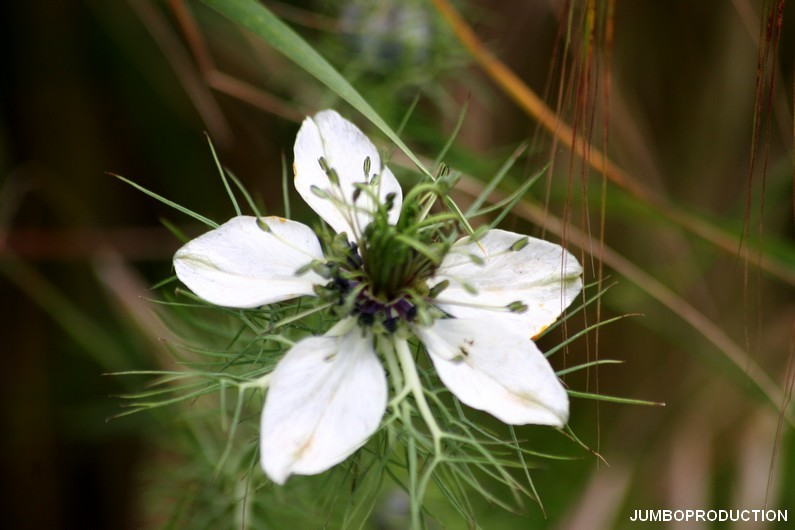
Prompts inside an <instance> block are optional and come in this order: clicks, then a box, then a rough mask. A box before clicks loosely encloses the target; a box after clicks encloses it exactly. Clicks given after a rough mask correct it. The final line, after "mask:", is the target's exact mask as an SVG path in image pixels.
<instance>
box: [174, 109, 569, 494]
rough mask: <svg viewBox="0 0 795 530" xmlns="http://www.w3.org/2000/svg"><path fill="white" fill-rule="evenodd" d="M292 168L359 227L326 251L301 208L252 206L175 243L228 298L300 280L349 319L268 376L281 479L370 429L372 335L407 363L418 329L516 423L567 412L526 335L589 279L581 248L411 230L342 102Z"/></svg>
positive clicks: (196, 274) (391, 182)
mask: <svg viewBox="0 0 795 530" xmlns="http://www.w3.org/2000/svg"><path fill="white" fill-rule="evenodd" d="M294 169H295V186H296V189H297V190H298V192H299V193H300V194H301V196H302V197H303V198H304V199H305V200H306V201H307V203H308V204H309V205H310V206H311V207H312V208H313V209H314V210H315V211H316V212H317V213H318V214H319V215H320V216H321V217H322V218H323V219H324V220H325V221H326V223H328V225H329V226H331V228H333V229H334V230H335V231H336V232H337V233H338V234H341V233H345V234H346V235H347V240H346V239H345V238H344V237H342V236H340V237H338V238H337V239H335V240H334V241H333V242H326V245H325V247H326V248H325V250H326V253H327V255H325V256H324V254H323V249H322V247H321V244H320V242H319V241H318V238H317V236H316V235H315V233H314V232H313V231H312V230H311V229H309V228H308V227H306V226H305V225H303V224H301V223H298V222H295V221H290V220H287V219H281V218H278V217H265V218H261V219H257V218H254V217H247V216H240V217H235V218H233V219H232V220H230V221H228V222H227V223H225V224H223V225H222V226H220V227H218V228H217V229H215V230H212V231H210V232H208V233H206V234H204V235H202V236H200V237H198V238H196V239H194V240H192V241H190V242H189V243H187V244H186V245H185V246H183V247H182V248H181V249H180V250H179V251H178V252H177V253H176V255H175V257H174V268H175V270H176V273H177V276H178V277H179V279H180V280H181V281H182V282H183V283H184V284H185V285H187V286H188V287H189V288H190V289H191V290H192V291H193V292H194V293H196V294H197V295H198V296H200V297H201V298H203V299H205V300H207V301H209V302H211V303H214V304H217V305H221V306H228V307H237V308H254V307H258V306H262V305H265V304H271V303H274V302H279V301H284V300H288V299H291V298H294V297H298V296H322V297H326V298H327V299H329V300H337V301H338V302H339V306H338V308H339V311H341V312H342V313H341V314H340V322H339V323H338V324H337V325H335V326H334V327H332V328H331V329H330V330H329V331H328V332H327V333H326V334H325V335H323V336H320V337H310V338H306V339H303V340H301V341H299V342H298V343H296V344H295V345H294V346H293V347H292V348H291V349H290V350H289V351H288V352H287V353H286V354H285V356H284V358H283V359H282V360H281V361H280V362H279V363H278V365H277V367H276V369H275V370H274V371H273V373H272V375H271V378H270V380H269V384H270V386H269V390H268V396H267V400H266V403H265V408H264V411H263V414H262V430H261V463H262V467H263V469H264V470H265V472H266V473H267V475H268V476H269V477H270V478H271V479H272V480H273V481H274V482H276V483H279V484H282V483H284V482H285V481H286V480H287V478H288V477H289V476H290V475H291V474H315V473H320V472H322V471H325V470H326V469H329V468H330V467H332V466H334V465H335V464H337V463H339V462H341V461H343V460H344V459H345V458H347V457H348V456H349V455H350V454H352V453H353V452H354V451H356V450H357V449H358V448H359V447H361V446H362V445H363V444H364V443H365V442H366V441H367V439H368V438H369V437H370V436H371V435H372V434H373V433H374V432H375V431H376V430H377V429H378V427H379V425H380V422H381V418H382V416H383V414H384V412H385V410H386V405H387V396H388V390H387V383H386V376H385V372H384V369H383V367H382V365H381V362H380V360H379V356H378V353H379V352H377V350H376V344H378V345H379V347H380V349H381V351H380V353H384V351H383V349H384V348H386V349H388V350H389V352H387V353H389V354H394V353H395V352H397V355H398V357H399V358H400V361H401V366H402V367H403V370H404V371H405V370H406V366H405V363H406V362H410V363H412V362H413V361H411V357H410V355H408V351H409V350H408V347H407V338H408V336H409V335H410V334H414V335H415V336H417V337H418V338H419V339H420V341H421V342H422V343H423V344H424V346H425V349H426V351H427V352H428V354H429V356H430V358H431V360H432V362H433V365H434V367H435V369H436V372H437V373H438V375H439V377H440V379H441V380H442V382H443V383H444V384H445V385H446V386H447V388H448V389H449V390H450V391H451V392H452V393H453V394H454V395H455V396H456V397H457V398H458V399H459V400H460V401H462V402H463V403H465V404H467V405H469V406H470V407H473V408H476V409H480V410H483V411H486V412H489V413H490V414H492V415H494V416H495V417H497V418H499V419H500V420H502V421H503V422H505V423H509V424H514V425H521V424H529V423H534V424H542V425H552V426H557V427H561V426H563V425H564V424H565V423H566V422H567V421H568V410H569V404H568V397H567V394H566V391H565V389H564V388H563V386H562V385H561V383H560V381H559V380H558V378H557V376H556V375H555V372H554V371H553V370H552V367H551V366H550V365H549V363H548V362H547V360H546V358H545V357H544V355H543V354H542V353H541V352H540V351H539V350H538V348H536V346H535V344H534V343H533V341H532V340H530V338H531V337H534V336H535V335H537V334H538V333H540V332H541V331H543V330H544V329H545V328H546V327H547V326H548V325H550V324H551V323H552V322H554V321H555V320H556V318H557V317H558V315H560V313H561V311H562V310H563V309H565V308H566V307H567V306H568V305H569V304H570V303H571V301H572V300H573V299H574V297H575V296H576V295H577V293H578V292H579V291H580V289H581V287H582V282H581V279H580V275H581V272H582V271H581V268H580V265H579V264H578V263H577V260H576V259H575V258H574V257H573V256H571V255H570V254H569V253H568V252H566V251H565V250H564V249H562V248H561V247H560V246H558V245H554V244H552V243H548V242H546V241H542V240H539V239H534V238H531V237H528V236H523V235H520V234H515V233H512V232H507V231H504V230H490V231H488V232H486V233H485V234H484V235H483V236H481V237H480V238H479V239H478V240H477V241H473V240H472V239H471V238H469V237H465V238H463V239H461V240H459V241H457V242H456V243H454V244H452V245H450V244H446V245H445V244H442V243H438V242H435V241H432V240H421V241H419V240H418V241H419V242H414V241H415V240H414V239H412V238H413V237H415V236H416V237H419V238H421V237H422V236H421V234H423V233H424V232H423V231H422V230H414V228H416V227H417V226H419V225H412V224H411V221H412V217H411V216H412V212H414V214H416V210H417V208H414V210H412V207H413V206H414V205H412V204H409V203H407V204H406V205H403V204H402V203H403V196H402V192H401V189H400V186H399V184H398V182H397V180H396V179H395V177H394V176H393V175H392V173H391V172H390V171H389V169H388V168H386V167H382V165H381V159H380V157H379V154H378V151H377V150H376V148H375V146H373V144H372V143H371V142H370V141H369V140H368V139H367V137H366V136H365V135H364V134H363V133H362V132H361V131H360V130H359V129H358V128H357V127H356V126H355V125H353V124H352V123H350V122H348V121H347V120H345V119H343V118H342V117H340V116H339V114H337V113H336V112H334V111H331V110H327V111H323V112H320V113H318V114H317V115H315V116H314V117H313V118H307V119H306V120H305V121H304V123H303V125H302V126H301V129H300V130H299V132H298V137H297V138H296V142H295V166H294ZM415 217H416V215H415ZM371 223H372V226H370V228H369V229H368V225H370V224H371ZM412 230H414V231H412ZM331 247H333V248H331ZM437 256H438V260H436V261H435V260H434V258H435V257H437ZM299 271H300V273H299V274H297V272H299ZM410 370H414V367H413V365H412V366H411V368H410ZM413 373H414V374H415V375H416V372H413ZM409 375H410V374H409ZM406 379H407V380H408V379H411V378H410V377H409V376H408V375H407V377H406ZM415 379H416V378H415ZM407 384H409V383H407ZM415 390H416V389H415ZM420 394H421V392H420ZM416 397H419V398H420V399H422V398H421V396H416ZM418 401H419V400H418ZM425 419H426V421H427V420H428V418H425Z"/></svg>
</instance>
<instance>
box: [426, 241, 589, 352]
mask: <svg viewBox="0 0 795 530" xmlns="http://www.w3.org/2000/svg"><path fill="white" fill-rule="evenodd" d="M519 241H526V243H524V244H525V246H524V247H522V248H520V249H519V250H511V248H512V247H513V248H516V247H518V246H521V244H523V243H520V244H518V245H517V242H519ZM484 251H485V255H484ZM470 255H472V256H475V257H476V259H477V258H480V259H481V260H483V261H484V263H483V264H480V265H479V264H477V263H475V262H474V261H473V260H472V258H470ZM581 275H582V267H580V264H579V263H578V262H577V259H576V258H575V257H574V256H572V255H571V254H570V253H569V252H567V251H566V250H564V249H563V247H561V246H560V245H556V244H554V243H550V242H548V241H544V240H541V239H536V238H533V237H529V236H524V235H521V234H516V233H513V232H508V231H506V230H498V229H494V230H489V231H488V232H486V234H485V235H484V236H483V237H481V238H480V239H479V240H478V241H477V242H474V241H471V240H469V238H464V239H461V240H459V241H458V242H456V244H455V245H454V246H453V248H452V249H451V251H450V252H449V253H448V254H447V255H446V256H445V258H444V260H443V261H442V264H441V266H440V267H439V269H438V270H437V271H436V278H437V279H439V280H440V281H441V280H445V279H447V280H450V285H449V286H448V287H447V289H445V290H444V291H443V292H442V293H441V294H440V295H439V298H438V300H437V304H436V305H438V306H439V307H440V308H441V309H443V310H444V311H446V312H448V313H450V314H451V315H453V316H455V317H459V318H491V317H492V316H493V315H494V309H497V310H503V311H504V309H501V308H505V307H506V306H507V305H508V304H511V303H513V302H521V303H523V304H525V305H526V306H527V310H526V311H524V312H522V313H515V312H514V313H512V312H509V311H506V312H505V313H504V314H503V315H501V316H500V318H503V316H504V317H505V318H506V319H510V320H512V321H513V322H514V326H519V327H520V329H522V330H523V333H524V334H525V335H526V336H528V337H534V336H536V335H537V334H538V333H540V332H542V331H543V330H544V329H546V328H547V326H549V325H550V324H552V323H553V322H554V321H555V319H556V318H557V317H558V316H559V315H560V313H561V312H563V310H564V309H566V307H568V306H569V304H571V302H572V301H573V300H574V298H575V297H576V296H577V294H578V293H579V292H580V289H582V278H581V277H580V276H581ZM465 284H468V285H469V286H471V287H474V289H475V291H476V292H475V293H474V294H473V293H472V292H470V291H468V290H467V289H466V288H465V287H464V285H465ZM483 306H486V307H483Z"/></svg>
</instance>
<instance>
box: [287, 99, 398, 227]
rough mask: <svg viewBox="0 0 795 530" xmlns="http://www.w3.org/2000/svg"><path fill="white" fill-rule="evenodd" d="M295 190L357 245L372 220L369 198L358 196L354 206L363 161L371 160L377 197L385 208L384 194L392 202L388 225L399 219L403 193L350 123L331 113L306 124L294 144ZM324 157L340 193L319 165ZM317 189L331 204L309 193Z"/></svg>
mask: <svg viewBox="0 0 795 530" xmlns="http://www.w3.org/2000/svg"><path fill="white" fill-rule="evenodd" d="M294 154H295V166H294V170H295V189H296V190H298V193H300V194H301V197H303V198H304V200H305V201H306V202H307V204H309V206H311V207H312V209H313V210H315V212H317V214H318V215H320V217H322V218H323V219H324V220H325V221H326V222H327V223H328V224H329V225H330V226H331V228H333V229H334V230H335V231H336V232H338V233H341V232H347V234H348V239H350V240H352V241H353V240H356V239H357V238H358V236H360V235H361V234H362V232H363V231H364V228H365V227H366V226H367V225H368V224H369V223H370V221H371V220H372V212H374V211H375V205H374V202H373V200H372V198H370V197H368V196H367V194H366V193H361V194H360V195H359V197H358V199H357V201H356V203H355V208H354V203H353V193H354V190H355V187H354V184H355V183H364V182H365V176H364V160H365V158H367V157H369V158H370V175H369V178H370V179H372V178H373V174H375V173H379V174H380V178H379V182H380V184H379V185H378V186H377V188H378V197H379V199H380V201H381V202H384V199H385V197H386V196H387V194H389V193H394V194H395V202H394V206H393V207H392V210H390V212H389V220H390V223H392V224H395V223H396V222H397V219H398V216H399V215H400V206H401V204H402V200H403V193H402V191H401V190H400V184H398V181H397V180H396V179H395V176H394V175H393V174H392V172H391V171H390V170H389V168H387V167H386V166H384V167H383V168H382V167H381V157H380V156H379V154H378V150H377V149H376V148H375V146H374V145H373V143H372V142H371V141H370V140H369V139H368V138H367V136H365V135H364V133H363V132H362V131H360V130H359V129H358V128H357V127H356V126H355V125H354V124H353V123H351V122H349V121H348V120H346V119H344V118H343V117H342V116H340V115H339V114H337V113H336V112H335V111H333V110H324V111H322V112H318V113H317V114H316V115H315V116H314V117H312V118H306V119H305V120H304V123H303V124H302V125H301V129H300V130H299V131H298V136H297V137H296V139H295V147H294ZM321 157H323V158H324V159H325V160H326V163H327V164H328V166H329V167H331V168H332V169H334V170H335V171H336V173H337V175H338V177H339V187H336V186H334V185H332V183H331V181H330V180H329V178H328V176H327V175H326V173H325V171H324V170H323V169H322V168H321V167H320V163H319V162H318V159H320V158H321ZM313 187H317V188H319V189H321V190H323V192H325V193H326V194H327V195H329V196H331V197H334V198H335V200H331V199H328V198H323V197H319V196H318V195H317V194H315V193H314V192H313V191H312V188H313Z"/></svg>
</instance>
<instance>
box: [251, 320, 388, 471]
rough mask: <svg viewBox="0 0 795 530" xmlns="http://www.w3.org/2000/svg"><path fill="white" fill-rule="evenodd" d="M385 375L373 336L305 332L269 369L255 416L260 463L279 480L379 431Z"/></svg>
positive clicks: (331, 459) (320, 467) (331, 461)
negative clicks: (259, 414)
mask: <svg viewBox="0 0 795 530" xmlns="http://www.w3.org/2000/svg"><path fill="white" fill-rule="evenodd" d="M386 400H387V387H386V376H385V375H384V369H383V368H382V367H381V363H380V362H379V360H378V357H377V356H376V354H375V351H374V350H373V339H372V336H371V335H370V334H369V333H367V334H366V335H363V332H362V330H361V329H360V328H359V327H358V326H355V325H354V326H353V327H352V329H351V330H350V331H349V332H347V333H345V334H344V335H341V336H329V335H326V336H323V337H311V338H308V339H304V340H302V341H300V342H298V343H297V344H296V345H295V346H293V348H292V349H291V350H290V351H289V352H287V354H286V355H285V357H284V359H282V360H281V361H280V362H279V365H278V366H277V367H276V369H275V370H274V372H273V376H272V379H271V384H270V390H269V391H268V396H267V400H266V402H265V410H264V411H263V413H262V433H261V439H260V448H261V459H262V460H261V464H262V468H263V469H264V470H265V473H267V474H268V476H269V477H270V478H271V480H273V481H274V482H276V483H278V484H283V483H284V482H285V481H286V480H287V478H288V477H289V476H290V475H292V474H300V475H313V474H316V473H321V472H323V471H325V470H327V469H328V468H330V467H332V466H334V465H335V464H338V463H340V462H342V461H343V460H345V459H346V458H347V457H348V456H349V455H350V454H351V453H353V452H354V451H355V450H356V449H358V448H359V447H361V446H362V445H363V444H364V443H365V442H366V441H367V439H368V438H369V437H370V436H371V435H372V434H373V433H374V432H375V431H376V430H377V429H378V426H379V425H380V423H381V417H382V416H383V415H384V411H385V410H386Z"/></svg>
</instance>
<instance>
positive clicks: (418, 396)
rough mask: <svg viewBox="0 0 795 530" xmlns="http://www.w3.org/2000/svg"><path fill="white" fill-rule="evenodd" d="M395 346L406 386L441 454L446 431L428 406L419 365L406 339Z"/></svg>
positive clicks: (434, 444)
mask: <svg viewBox="0 0 795 530" xmlns="http://www.w3.org/2000/svg"><path fill="white" fill-rule="evenodd" d="M394 346H395V351H396V352H397V356H398V359H399V360H400V365H401V366H402V367H403V377H404V378H405V386H407V387H408V388H410V389H411V393H412V394H413V395H414V400H415V401H416V402H417V409H419V412H420V415H421V416H422V419H423V421H425V425H427V426H428V430H429V431H430V432H431V437H432V438H433V450H434V453H435V454H436V455H440V454H441V453H442V437H443V436H444V433H443V432H442V429H440V428H439V425H438V424H437V423H436V419H435V418H434V417H433V412H431V408H430V407H429V406H428V402H427V401H426V400H425V389H424V388H423V386H422V382H421V381H420V376H419V374H418V373H417V366H416V365H415V364H414V358H413V357H412V356H411V352H410V351H409V346H408V342H407V341H406V340H400V339H399V340H396V341H394Z"/></svg>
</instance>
